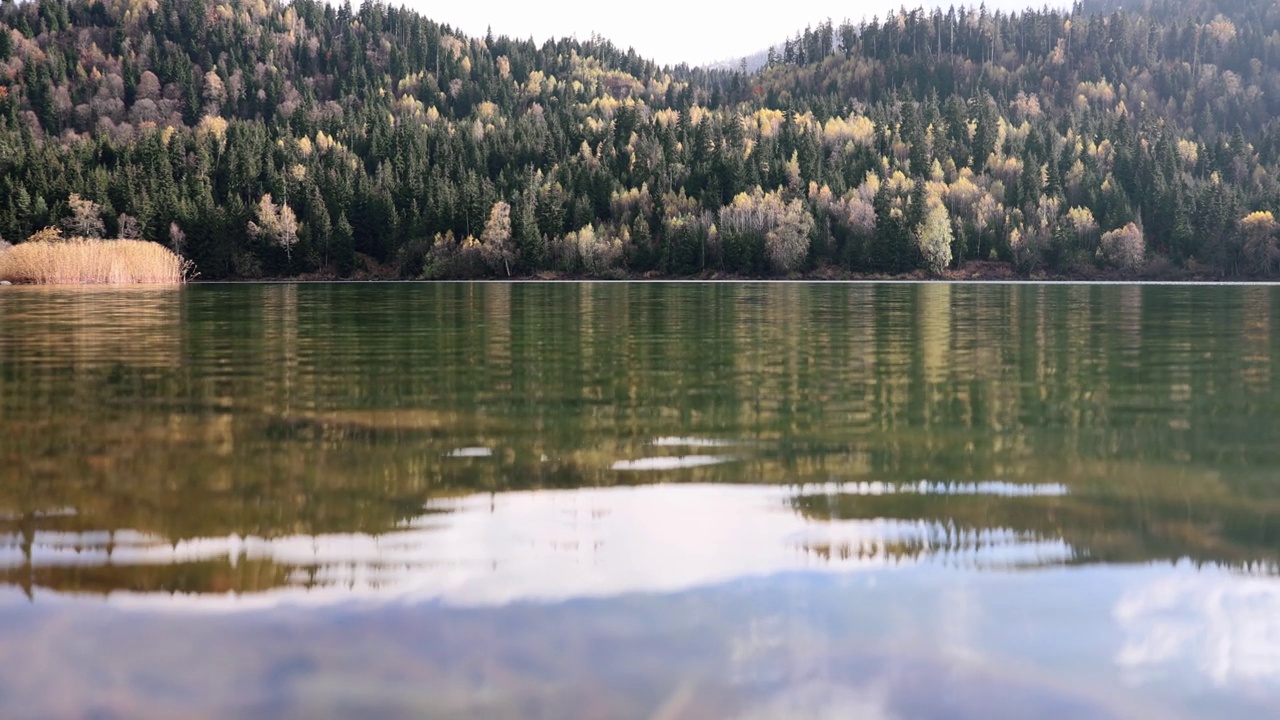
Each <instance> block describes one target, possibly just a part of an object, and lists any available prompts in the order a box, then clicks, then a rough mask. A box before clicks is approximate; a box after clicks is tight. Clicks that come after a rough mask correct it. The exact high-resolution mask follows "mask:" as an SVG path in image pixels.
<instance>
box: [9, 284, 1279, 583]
mask: <svg viewBox="0 0 1280 720" xmlns="http://www.w3.org/2000/svg"><path fill="white" fill-rule="evenodd" d="M10 290H15V291H13V292H10ZM1276 301H1277V295H1276V292H1275V291H1273V290H1272V289H1271V288H1265V287H1136V286H1029V285H1028V286H1019V285H994V286H967V285H943V284H922V285H841V284H832V285H814V284H712V285H683V284H673V285H660V284H568V283H566V284H550V285H535V284H496V283H495V284H483V283H482V284H468V283H462V284H442V285H380V286H361V285H300V286H299V285H261V286H196V287H189V288H186V289H183V290H180V291H152V293H150V294H145V293H141V294H135V293H112V292H103V291H98V292H96V293H95V292H76V291H65V290H56V291H55V290H47V289H27V288H23V289H20V290H16V289H6V292H4V293H0V323H3V340H2V341H0V459H2V460H3V461H4V462H3V464H2V465H0V572H2V573H3V575H2V580H3V582H5V583H8V584H11V585H14V586H18V587H21V588H23V590H24V591H25V592H27V593H29V594H33V595H37V596H38V595H39V592H40V590H41V589H48V590H53V591H56V592H77V593H110V592H116V591H120V592H125V593H153V592H162V593H175V592H176V593H206V594H219V593H228V592H231V593H258V592H265V591H268V590H273V589H275V590H288V591H298V592H304V591H308V590H318V589H324V588H330V589H342V590H343V592H347V593H352V592H356V591H357V590H358V589H361V588H363V589H365V590H367V591H368V592H374V593H376V592H389V591H394V592H399V591H402V590H403V589H404V588H405V587H406V586H412V587H414V588H417V590H415V592H419V593H422V592H426V591H424V590H422V588H423V587H425V586H430V585H432V584H433V583H434V584H435V586H436V587H437V588H440V587H452V586H450V585H449V583H451V582H455V581H456V580H457V578H456V577H454V576H451V575H448V573H446V572H445V571H444V570H439V569H438V568H442V567H444V568H447V567H450V566H457V565H458V564H459V563H461V564H463V565H465V564H466V563H468V562H472V561H474V562H475V563H476V567H480V565H482V564H483V561H485V560H489V561H493V560H495V559H501V558H506V559H507V560H508V561H509V562H510V563H514V564H515V565H516V566H517V567H521V566H522V567H524V568H525V570H527V571H528V572H530V573H533V572H535V571H537V570H538V569H539V568H543V567H544V566H545V565H547V564H550V565H551V566H556V564H557V563H562V562H568V561H569V560H566V559H565V558H569V559H572V561H573V562H574V563H579V564H582V563H586V564H591V563H596V564H597V565H598V564H600V563H608V562H616V563H619V564H620V565H622V566H629V565H634V564H635V563H636V562H638V560H637V557H640V558H643V557H645V556H648V557H651V558H652V559H653V561H654V562H655V563H658V564H659V565H662V564H663V563H665V568H666V569H665V571H664V572H665V573H666V574H667V576H668V579H663V572H659V569H655V570H654V573H653V577H652V578H650V579H643V580H642V579H637V578H632V579H631V580H629V581H628V582H627V583H621V584H618V583H619V582H620V581H615V580H612V579H609V578H610V577H611V576H607V574H606V575H604V576H602V577H604V579H601V580H598V584H597V585H593V586H584V587H582V588H580V589H579V590H580V591H581V592H584V593H588V594H590V593H593V592H611V591H612V590H610V588H623V589H627V590H660V589H663V588H668V587H675V586H678V583H677V585H672V584H671V583H673V582H675V580H674V579H678V578H681V577H683V578H685V582H689V583H696V582H710V581H715V580H723V579H729V578H732V577H735V575H734V573H740V574H741V573H747V574H750V573H761V572H775V571H780V570H786V569H795V568H802V567H803V568H812V567H822V566H832V567H836V568H846V569H847V568H850V567H863V566H868V567H883V566H885V565H892V564H895V563H916V562H936V563H941V564H944V565H953V566H959V567H965V568H976V569H990V568H1007V569H1021V568H1034V567H1044V566H1053V565H1063V564H1082V563H1134V562H1153V561H1162V562H1174V561H1178V560H1182V559H1187V560H1190V561H1193V562H1196V563H1209V564H1216V565H1223V566H1227V567H1231V568H1242V569H1250V570H1251V571H1260V572H1265V573H1271V572H1272V571H1273V568H1274V567H1275V566H1276V565H1277V563H1280V524H1278V521H1277V520H1276V519H1275V518H1278V517H1280V488H1277V487H1276V486H1275V483H1274V473H1273V470H1272V468H1274V467H1275V466H1276V464H1275V463H1276V460H1277V458H1276V454H1277V450H1276V448H1280V424H1277V423H1274V422H1272V421H1271V420H1272V419H1273V418H1275V417H1276V416H1277V413H1280V393H1278V392H1277V388H1276V387H1275V384H1274V382H1273V379H1272V378H1273V377H1274V376H1275V373H1274V372H1273V365H1274V362H1275V356H1276V354H1275V352H1274V347H1275V342H1276V340H1275V338H1274V336H1273V334H1272V333H1271V326H1272V323H1271V322H1270V318H1271V316H1272V314H1273V312H1274V310H1275V307H1276ZM922 482H923V483H925V484H923V485H922V484H921V483H922ZM673 486H675V487H676V489H675V490H673V489H672V487H673ZM679 488H686V489H688V490H689V492H690V493H691V494H690V495H688V496H687V497H686V496H678V497H677V498H676V499H675V500H672V493H673V492H674V493H676V494H677V495H678V489H679ZM873 488H878V490H876V491H873V490H872V489H873ZM912 488H915V489H916V490H912ZM920 488H925V489H926V490H927V491H920V490H919V489H920ZM947 488H952V489H953V490H947ZM997 488H998V489H1000V491H998V492H997V491H995V489H997ZM1046 488H1049V489H1052V492H1050V491H1047V490H1045V489H1046ZM610 492H613V493H616V497H615V496H614V495H610V494H609V493H610ZM575 498H579V499H580V500H575ZM694 500H696V502H694ZM579 502H583V503H588V504H590V503H591V502H598V503H599V504H600V505H601V507H602V508H603V509H604V510H605V511H607V512H606V513H605V514H604V515H602V516H601V517H600V518H597V519H596V520H595V521H593V522H596V525H594V526H592V527H594V528H595V529H594V530H591V531H590V532H588V531H586V530H581V531H580V532H577V531H575V532H577V534H574V533H569V535H568V536H567V538H568V539H564V540H563V542H561V541H560V540H555V541H554V542H553V539H554V538H556V537H559V535H558V534H557V533H559V529H558V528H560V525H559V524H557V523H558V522H559V521H558V520H557V519H558V518H561V517H562V516H563V508H562V507H561V504H563V503H570V504H574V507H577V505H576V503H579ZM672 503H675V505H676V506H678V509H679V510H680V512H684V513H686V514H685V515H682V516H680V517H682V518H683V519H682V520H674V519H672V512H673V511H672V509H671V508H670V507H669V505H671V504H672ZM628 504H632V505H634V506H635V510H634V512H631V511H626V512H624V511H623V510H622V509H620V508H623V507H624V506H626V505H628ZM499 508H505V510H503V512H507V513H509V514H510V517H505V516H504V517H503V518H498V517H496V515H497V514H499ZM624 509H625V508H624ZM642 510H643V511H645V512H648V513H650V514H648V515H643V514H637V513H641V511H642ZM610 518H613V520H610ZM621 518H626V519H627V522H629V523H631V525H623V524H622V520H621ZM499 520H501V522H499ZM522 523H523V524H522ZM682 524H683V525H690V526H693V527H694V528H721V529H722V531H723V533H727V534H722V535H714V534H708V535H706V536H705V537H702V536H697V537H684V538H683V540H682V543H683V545H681V547H683V548H685V549H686V551H687V549H688V548H690V547H696V546H697V545H698V544H699V543H702V544H704V545H706V546H707V547H708V548H710V549H712V550H716V552H711V551H710V550H709V551H708V554H707V556H706V558H705V559H704V562H705V564H704V565H697V564H696V563H694V562H693V559H688V560H687V561H686V559H685V558H684V557H683V555H681V554H680V553H676V554H674V556H673V557H670V558H668V557H667V556H664V555H663V554H662V553H660V552H656V551H649V550H647V549H646V548H651V547H654V545H653V543H654V542H656V541H655V540H654V536H658V537H659V538H661V537H662V534H663V533H672V532H673V530H672V528H674V527H676V526H678V525H682ZM495 526H502V527H506V528H522V530H521V532H523V533H524V534H523V535H520V536H519V538H515V537H514V536H513V537H512V538H510V539H509V543H510V546H502V545H501V543H497V541H496V540H493V538H492V533H489V534H486V533H485V532H482V531H481V530H482V529H483V528H493V527H495ZM757 527H762V528H764V529H760V530H758V529H756V528H757ZM462 530H466V531H467V533H471V534H470V535H468V534H467V533H464V532H462ZM504 532H506V531H505V530H504ZM511 532H513V533H514V532H515V530H514V529H513V530H511ZM593 533H594V534H593ZM628 533H630V534H628ZM734 533H737V534H734ZM675 535H676V536H679V533H675ZM475 537H483V538H488V539H489V542H490V543H491V545H490V546H485V547H484V549H483V552H481V551H480V550H476V546H475V544H474V543H473V542H472V541H473V540H474V538H475ZM699 537H702V539H701V540H699V539H698V538H699ZM601 538H604V540H601ZM617 538H622V539H623V540H621V541H619V540H617ZM610 539H612V540H610ZM597 540H599V541H600V542H604V543H605V545H608V544H609V543H608V542H605V541H606V540H610V541H611V542H614V543H615V544H618V543H619V542H621V544H623V545H626V543H628V542H630V543H631V546H633V547H634V548H636V550H635V553H634V555H635V556H636V557H633V556H627V557H625V558H622V559H618V558H614V559H612V560H610V557H609V555H608V553H605V554H604V555H598V554H597V555H592V554H591V553H588V552H587V551H586V550H584V549H583V548H584V547H586V546H589V545H592V544H593V543H595V542H596V541H597ZM520 542H533V543H535V544H537V545H538V547H540V548H542V550H540V551H539V552H540V553H541V554H537V555H532V556H528V557H525V556H522V555H519V553H518V552H517V551H516V550H514V548H515V547H517V546H518V544H519V543H520ZM468 543H470V544H468ZM492 543H497V544H492ZM721 548H723V549H722V550H717V549H721ZM473 551H474V552H473ZM717 553H718V554H717ZM684 555H690V553H688V552H685V553H684ZM692 555H693V556H694V558H697V557H701V556H699V555H697V553H692ZM743 555H751V556H752V557H754V558H756V559H755V560H752V561H751V562H740V561H738V560H736V558H738V557H739V556H743ZM549 558H551V559H549ZM554 558H560V559H558V560H557V559H554ZM681 561H686V562H688V563H689V567H687V568H686V569H685V570H684V571H681V570H680V569H679V567H678V565H679V564H680V562H681ZM752 563H754V564H752ZM491 564H492V563H491ZM618 571H619V572H621V570H620V569H619V570H618ZM601 572H603V571H601ZM682 572H683V574H682ZM478 573H479V571H477V575H476V576H475V577H470V576H468V577H467V578H466V581H467V582H468V583H473V584H478V585H477V586H484V587H485V588H487V589H486V590H485V592H488V593H490V594H491V595H492V596H493V597H502V596H504V595H503V591H502V590H501V588H496V589H495V588H493V587H491V586H492V584H493V583H492V582H489V583H488V584H486V582H482V581H481V580H477V579H476V578H479V577H480V575H479V574H478ZM491 574H492V573H491ZM545 574H546V576H547V577H553V576H554V573H545ZM449 578H453V579H452V580H450V579H449ZM672 578H674V579H672ZM502 582H506V583H507V588H508V589H507V593H508V594H509V595H511V596H519V595H520V593H521V592H522V591H521V590H520V588H521V587H522V586H521V585H520V582H522V581H521V580H520V579H519V578H514V579H513V578H511V577H507V578H506V580H503V581H502ZM570 586H571V584H570V585H568V586H566V587H570ZM395 588H399V589H400V590H394V589H395ZM388 589H391V590H388ZM432 592H435V593H439V592H443V591H441V590H438V589H437V590H434V591H431V592H426V595H427V596H432ZM523 592H526V593H527V594H532V595H537V594H538V592H541V590H538V589H537V588H525V590H524V591H523ZM547 592H550V590H548V591H547Z"/></svg>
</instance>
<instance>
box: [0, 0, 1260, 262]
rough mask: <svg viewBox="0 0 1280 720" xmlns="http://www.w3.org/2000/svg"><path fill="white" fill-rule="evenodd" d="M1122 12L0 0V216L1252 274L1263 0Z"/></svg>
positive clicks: (1112, 7) (214, 249)
mask: <svg viewBox="0 0 1280 720" xmlns="http://www.w3.org/2000/svg"><path fill="white" fill-rule="evenodd" d="M1127 7H1128V4H1127V3H1126V4H1124V5H1119V4H1117V3H1115V2H1105V0H1103V1H1101V2H1099V3H1098V4H1097V5H1096V8H1095V6H1094V5H1083V6H1082V5H1077V6H1076V7H1074V8H1072V9H1071V10H1052V9H1041V10H1027V11H1024V12H1019V13H1002V12H994V13H990V12H987V11H985V10H982V9H979V10H973V9H959V10H957V9H952V10H948V11H946V12H943V11H941V10H930V11H925V10H919V9H917V10H908V11H902V12H896V13H891V14H890V15H888V16H887V17H885V18H884V19H883V20H880V21H879V22H872V23H867V24H859V25H852V24H847V23H846V24H843V25H839V26H833V25H832V24H831V23H825V24H822V25H819V26H818V27H817V28H814V29H810V30H806V31H804V32H802V33H800V34H798V35H796V36H795V37H794V38H793V39H791V40H788V41H787V42H785V43H784V44H783V45H782V46H781V47H780V48H778V51H777V52H776V53H775V57H773V62H772V63H766V66H765V67H762V68H761V69H760V70H759V71H756V72H747V73H743V72H740V71H739V70H738V69H736V68H732V69H690V68H687V67H683V66H681V67H677V68H662V67H658V66H657V65H655V64H654V63H652V62H649V61H647V60H645V59H644V58H641V57H638V56H636V55H635V54H634V53H633V52H622V51H620V50H619V49H617V48H616V47H614V46H613V45H612V44H610V43H609V42H607V41H604V40H600V39H594V38H593V39H592V40H590V41H585V42H580V41H576V40H561V41H554V42H548V43H545V44H543V45H541V46H539V45H535V44H534V43H533V42H531V41H521V40H513V39H510V38H505V37H484V38H477V37H466V36H464V35H462V34H460V33H458V32H455V31H454V30H453V29H451V28H450V27H448V26H446V25H441V24H438V23H435V22H432V21H431V20H429V19H427V18H424V17H422V16H420V15H419V14H417V13H415V12H412V11H408V10H405V9H398V8H393V7H389V6H386V5H382V4H380V3H377V2H365V3H363V4H362V5H361V6H360V7H359V8H353V7H352V6H351V5H349V4H343V5H330V4H327V3H324V2H318V1H315V0H299V1H298V2H293V3H287V4H285V3H277V2H273V1H271V0H248V1H244V0H237V1H236V2H226V1H224V0H146V1H142V0H104V1H94V2H89V1H87V0H41V1H39V2H25V3H18V4H12V3H6V4H4V5H0V236H2V237H3V238H4V239H6V240H9V241H20V240H22V239H24V238H26V237H28V236H30V235H31V234H32V233H34V232H35V231H37V230H39V229H41V228H43V227H45V226H47V225H58V224H64V223H65V222H67V221H68V220H75V218H73V217H72V215H73V213H72V209H71V202H70V201H71V199H72V198H71V196H72V195H73V194H75V195H77V196H78V198H77V200H78V201H79V204H78V205H77V207H78V208H79V210H80V216H79V221H78V225H81V226H89V227H92V226H94V225H95V223H87V224H86V223H84V222H83V220H84V218H83V214H84V212H83V211H84V208H85V207H89V212H90V213H91V214H92V213H96V214H97V216H98V217H100V218H101V219H102V220H103V221H104V223H105V232H106V234H108V235H110V236H141V237H143V238H147V239H151V240H156V241H158V242H164V243H166V244H170V245H173V246H175V247H176V248H177V249H178V250H179V251H180V252H182V253H183V254H184V255H185V256H187V257H188V258H190V259H192V260H193V261H194V262H195V263H196V265H197V268H198V270H199V272H200V273H201V276H202V277H204V278H223V277H260V276H289V275H339V276H342V275H347V274H350V273H352V272H362V271H363V272H381V273H385V274H395V275H398V276H404V277H418V276H427V277H445V276H463V277H473V276H485V275H496V276H507V275H508V274H511V275H529V274H534V273H539V272H544V271H560V272H565V273H570V274H585V275H599V276H610V275H617V274H623V273H627V274H644V273H660V274H678V275H688V274H693V275H697V274H704V273H732V274H741V275H767V274H789V273H797V272H799V273H804V272H820V273H839V272H869V273H902V272H912V271H918V270H924V271H931V272H942V271H945V270H946V269H947V268H951V267H955V266H957V265H960V264H962V263H965V262H967V261H970V260H975V259H977V260H997V261H1002V262H1007V263H1011V264H1013V265H1015V266H1016V267H1017V268H1018V269H1019V270H1020V271H1021V272H1038V271H1049V272H1062V273H1069V274H1077V275H1081V274H1083V275H1089V274H1097V273H1109V274H1110V275H1111V276H1116V277H1125V276H1130V275H1136V274H1144V273H1145V274H1156V275H1166V276H1177V275H1180V274H1185V273H1191V274H1195V275H1199V276H1205V275H1220V276H1235V275H1251V276H1270V275H1272V274H1274V273H1275V272H1276V270H1277V265H1278V264H1280V250H1278V249H1277V243H1276V239H1277V227H1278V224H1277V222H1276V220H1275V213H1276V212H1280V183H1277V179H1276V178H1277V176H1280V120H1277V117H1280V72H1278V70H1280V68H1278V67H1277V64H1278V63H1280V10H1278V9H1277V8H1276V7H1275V6H1274V5H1259V4H1257V3H1245V2H1227V1H1224V2H1207V1H1203V2H1191V3H1169V2H1161V3H1146V4H1143V5H1141V7H1140V8H1138V9H1136V10H1129V9H1126V8H1127ZM84 200H88V201H90V205H89V206H85V205H84V203H83V201H84Z"/></svg>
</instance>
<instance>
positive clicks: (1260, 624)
mask: <svg viewBox="0 0 1280 720" xmlns="http://www.w3.org/2000/svg"><path fill="white" fill-rule="evenodd" d="M1252 570H1253V572H1249V573H1247V574H1245V575H1244V576H1242V577H1233V578H1222V577H1220V576H1216V575H1209V576H1207V577H1206V576H1188V575H1180V576H1175V577H1170V578H1165V579H1162V580H1159V581H1156V582H1152V583H1149V584H1145V585H1141V586H1139V587H1137V588H1135V589H1133V590H1131V591H1129V592H1128V593H1126V594H1125V595H1124V597H1122V598H1121V599H1120V602H1119V603H1118V604H1117V605H1116V607H1115V610H1114V615H1115V620H1116V622H1117V623H1118V624H1119V625H1120V627H1121V629H1122V630H1123V632H1124V644H1123V646H1122V647H1121V648H1120V651H1119V653H1118V654H1117V656H1116V663H1117V664H1118V665H1119V666H1120V667H1121V668H1122V669H1123V670H1124V671H1125V672H1126V673H1127V674H1129V676H1130V677H1131V679H1133V680H1134V681H1138V680H1141V679H1144V678H1145V677H1147V676H1151V675H1154V674H1163V675H1172V674H1175V673H1181V672H1183V671H1185V670H1187V669H1189V670H1191V671H1193V672H1196V673H1199V674H1203V675H1204V676H1206V677H1207V678H1209V679H1210V680H1211V681H1212V682H1213V684H1214V685H1216V686H1218V687H1231V686H1237V685H1241V684H1245V685H1250V684H1258V683H1262V684H1267V685H1271V686H1272V687H1273V688H1276V689H1280V583H1277V582H1276V580H1275V578H1274V577H1271V576H1274V575H1275V574H1276V571H1277V568H1276V567H1275V566H1274V565H1272V566H1263V567H1257V568H1253V569H1252ZM1180 666H1189V668H1186V667H1180Z"/></svg>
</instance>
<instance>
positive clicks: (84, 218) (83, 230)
mask: <svg viewBox="0 0 1280 720" xmlns="http://www.w3.org/2000/svg"><path fill="white" fill-rule="evenodd" d="M67 205H68V206H69V207H70V208H71V216H70V217H68V218H66V219H65V220H63V221H62V223H63V225H64V226H66V228H67V230H68V231H70V232H71V234H72V235H75V236H78V237H87V238H100V237H102V235H103V234H104V233H105V232H106V231H107V227H106V225H105V224H104V223H103V222H102V208H101V207H99V206H98V203H96V202H94V201H92V200H89V199H87V198H82V197H80V194H79V193H71V197H70V198H68V199H67Z"/></svg>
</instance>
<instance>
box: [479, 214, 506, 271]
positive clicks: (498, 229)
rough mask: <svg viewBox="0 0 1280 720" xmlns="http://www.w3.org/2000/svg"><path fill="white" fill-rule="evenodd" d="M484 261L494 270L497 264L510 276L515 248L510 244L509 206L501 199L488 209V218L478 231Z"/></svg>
mask: <svg viewBox="0 0 1280 720" xmlns="http://www.w3.org/2000/svg"><path fill="white" fill-rule="evenodd" d="M480 243H481V245H482V246H483V255H484V259H485V263H486V264H487V265H489V267H491V268H493V269H494V270H495V271H496V270H497V269H498V267H499V265H501V267H502V268H503V269H504V270H506V271H507V277H511V260H512V259H513V258H514V257H515V248H513V247H512V246H511V206H510V205H508V204H507V203H505V202H502V201H501V200H500V201H498V202H496V203H494V204H493V209H492V210H490V211H489V219H488V221H486V222H485V224H484V231H483V232H481V233H480Z"/></svg>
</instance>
